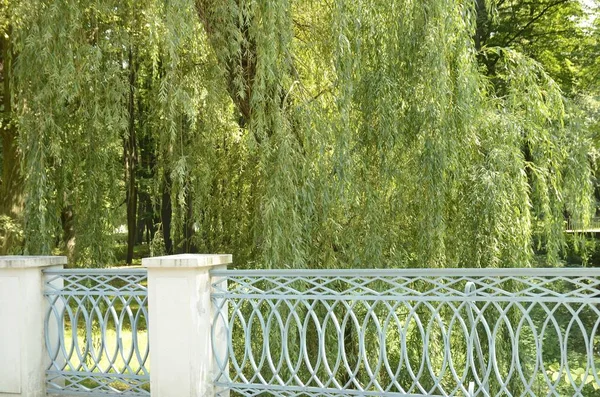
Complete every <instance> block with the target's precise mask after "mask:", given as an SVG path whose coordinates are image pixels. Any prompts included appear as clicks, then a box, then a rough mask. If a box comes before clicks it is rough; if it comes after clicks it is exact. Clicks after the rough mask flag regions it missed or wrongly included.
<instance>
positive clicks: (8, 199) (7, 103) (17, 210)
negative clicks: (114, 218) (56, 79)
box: [0, 27, 24, 255]
mask: <svg viewBox="0 0 600 397" xmlns="http://www.w3.org/2000/svg"><path fill="white" fill-rule="evenodd" d="M10 38H11V29H10V27H9V28H8V29H7V32H6V35H4V34H2V35H0V57H1V58H0V78H1V79H2V92H1V94H2V100H1V103H2V116H1V117H2V120H1V124H2V127H1V128H0V145H1V146H2V173H1V174H0V176H1V178H2V179H0V216H2V215H4V216H8V217H9V218H11V219H12V220H13V221H14V220H17V219H18V217H19V216H20V215H21V213H22V211H23V204H24V202H23V182H24V179H23V176H22V175H21V169H20V168H21V154H20V152H19V148H18V144H17V128H16V126H15V123H14V121H13V119H12V96H11V95H12V94H11V86H10V75H11V69H12V59H13V52H12V45H11V42H10V40H11V39H10ZM17 222H18V220H17ZM3 237H4V239H3V240H4V244H2V245H0V255H1V254H6V253H7V252H8V251H9V250H10V249H11V248H12V245H13V243H15V241H14V240H13V236H10V235H6V236H3Z"/></svg>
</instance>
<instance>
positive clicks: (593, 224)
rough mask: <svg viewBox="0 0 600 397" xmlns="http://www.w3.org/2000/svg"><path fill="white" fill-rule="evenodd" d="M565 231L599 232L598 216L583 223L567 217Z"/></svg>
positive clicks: (599, 220) (599, 222)
mask: <svg viewBox="0 0 600 397" xmlns="http://www.w3.org/2000/svg"><path fill="white" fill-rule="evenodd" d="M567 231H569V232H586V231H598V232H600V217H594V218H592V219H591V220H590V223H589V224H587V225H585V224H583V223H582V222H578V221H575V220H573V219H569V220H568V221H567Z"/></svg>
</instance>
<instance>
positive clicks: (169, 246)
mask: <svg viewBox="0 0 600 397" xmlns="http://www.w3.org/2000/svg"><path fill="white" fill-rule="evenodd" d="M164 178H165V179H164V181H163V186H162V200H161V207H160V221H161V223H162V231H163V238H164V240H165V251H166V252H167V254H169V255H172V254H173V238H172V237H171V218H172V216H173V211H172V205H171V175H169V173H168V172H165V176H164Z"/></svg>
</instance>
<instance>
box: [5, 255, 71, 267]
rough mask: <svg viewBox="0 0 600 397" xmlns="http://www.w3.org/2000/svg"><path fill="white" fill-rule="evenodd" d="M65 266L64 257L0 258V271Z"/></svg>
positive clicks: (10, 256)
mask: <svg viewBox="0 0 600 397" xmlns="http://www.w3.org/2000/svg"><path fill="white" fill-rule="evenodd" d="M66 264H67V257H66V256H24V255H9V256H0V269H25V268H35V267H47V266H58V265H66Z"/></svg>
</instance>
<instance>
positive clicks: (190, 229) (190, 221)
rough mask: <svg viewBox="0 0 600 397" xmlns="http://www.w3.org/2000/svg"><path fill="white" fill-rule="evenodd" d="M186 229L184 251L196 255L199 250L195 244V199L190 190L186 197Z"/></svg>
mask: <svg viewBox="0 0 600 397" xmlns="http://www.w3.org/2000/svg"><path fill="white" fill-rule="evenodd" d="M184 223H185V227H184V230H183V233H184V236H183V237H184V250H185V252H186V253H195V252H197V251H198V250H197V248H196V246H195V244H194V243H193V241H192V239H193V237H194V233H195V231H194V208H193V197H192V192H191V190H190V189H188V194H187V195H186V197H185V222H184Z"/></svg>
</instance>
